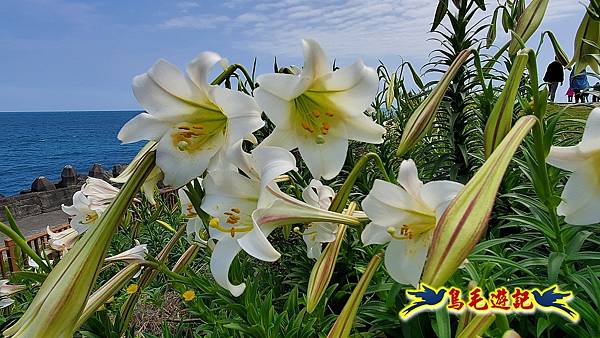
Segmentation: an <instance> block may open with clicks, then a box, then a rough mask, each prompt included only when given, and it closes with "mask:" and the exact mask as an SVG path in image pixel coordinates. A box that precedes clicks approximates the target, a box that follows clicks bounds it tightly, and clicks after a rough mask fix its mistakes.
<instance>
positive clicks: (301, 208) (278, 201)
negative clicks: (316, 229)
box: [252, 186, 360, 229]
mask: <svg viewBox="0 0 600 338" xmlns="http://www.w3.org/2000/svg"><path fill="white" fill-rule="evenodd" d="M261 199H264V200H268V202H265V204H264V205H265V207H264V208H258V209H256V210H254V212H252V219H253V221H254V225H255V226H260V227H265V228H271V229H274V228H275V227H278V226H282V225H288V224H296V223H313V222H331V223H342V224H347V225H359V224H360V221H359V220H358V219H357V218H356V217H354V216H352V213H349V214H340V213H337V212H333V211H329V210H324V209H321V208H319V207H315V206H312V205H309V204H307V203H305V202H302V201H300V200H297V199H295V198H293V197H291V196H288V195H286V194H285V193H283V192H282V191H281V190H279V189H278V188H274V187H272V186H269V187H266V193H265V195H263V196H261ZM353 211H354V210H353Z"/></svg>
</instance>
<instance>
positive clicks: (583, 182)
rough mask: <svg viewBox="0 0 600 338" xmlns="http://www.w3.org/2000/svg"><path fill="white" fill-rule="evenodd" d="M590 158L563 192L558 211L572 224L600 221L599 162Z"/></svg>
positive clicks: (571, 178) (569, 181) (576, 172)
mask: <svg viewBox="0 0 600 338" xmlns="http://www.w3.org/2000/svg"><path fill="white" fill-rule="evenodd" d="M594 162H595V161H593V160H588V161H587V162H585V163H584V164H583V165H582V166H581V167H580V168H578V169H577V171H575V172H573V174H572V175H571V177H570V178H569V180H568V181H567V184H565V188H564V190H563V193H562V196H561V197H562V200H563V201H562V202H561V203H560V204H559V206H558V208H557V211H558V214H559V215H563V216H565V221H566V222H567V223H570V224H576V225H587V224H594V223H598V222H600V208H598V206H599V205H600V179H599V178H598V166H597V162H595V163H594Z"/></svg>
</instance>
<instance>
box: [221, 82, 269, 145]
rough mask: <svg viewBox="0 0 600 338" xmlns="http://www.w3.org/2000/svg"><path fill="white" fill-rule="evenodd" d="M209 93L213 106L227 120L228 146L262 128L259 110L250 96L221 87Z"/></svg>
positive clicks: (262, 122) (262, 123)
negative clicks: (217, 107) (220, 111)
mask: <svg viewBox="0 0 600 338" xmlns="http://www.w3.org/2000/svg"><path fill="white" fill-rule="evenodd" d="M211 93H212V96H213V99H214V102H215V104H216V105H217V106H219V107H221V110H222V112H223V114H224V115H225V116H227V118H228V126H227V128H228V130H229V131H228V140H227V142H228V144H229V145H230V146H231V145H233V144H235V143H236V142H237V141H239V140H243V139H244V137H246V135H248V134H250V133H252V132H253V131H255V130H258V129H260V128H262V126H264V124H265V123H264V121H263V120H262V119H261V118H260V115H261V110H260V108H259V107H258V105H257V104H256V102H255V101H254V99H253V98H252V97H251V96H249V95H246V94H243V93H242V92H237V91H233V90H230V89H227V88H223V87H213V88H212V90H211Z"/></svg>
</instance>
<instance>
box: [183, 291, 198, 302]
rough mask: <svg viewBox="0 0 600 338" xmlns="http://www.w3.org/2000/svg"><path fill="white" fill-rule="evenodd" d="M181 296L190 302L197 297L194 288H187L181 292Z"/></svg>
mask: <svg viewBox="0 0 600 338" xmlns="http://www.w3.org/2000/svg"><path fill="white" fill-rule="evenodd" d="M181 296H182V297H183V300H184V301H186V302H190V301H192V300H194V299H195V298H196V293H195V292H194V290H187V291H186V292H184V293H183V294H181Z"/></svg>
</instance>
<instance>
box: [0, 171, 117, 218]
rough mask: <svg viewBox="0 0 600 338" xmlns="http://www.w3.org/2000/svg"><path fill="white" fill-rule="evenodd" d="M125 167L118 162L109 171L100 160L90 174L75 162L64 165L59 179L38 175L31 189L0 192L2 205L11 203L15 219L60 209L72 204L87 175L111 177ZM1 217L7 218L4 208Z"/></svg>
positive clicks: (103, 177)
mask: <svg viewBox="0 0 600 338" xmlns="http://www.w3.org/2000/svg"><path fill="white" fill-rule="evenodd" d="M125 167H126V165H115V166H113V167H112V170H110V172H108V171H106V170H105V169H104V168H103V167H102V165H101V164H97V163H95V164H93V165H92V166H91V167H90V169H89V170H88V174H87V175H80V174H78V173H77V170H76V169H75V168H74V167H73V166H71V165H65V166H64V168H63V169H62V172H61V175H60V177H61V179H60V181H58V182H52V181H50V180H49V179H48V178H46V177H44V176H39V177H37V178H36V179H35V180H34V181H33V182H32V183H31V189H28V190H23V191H21V193H20V194H19V195H13V196H7V197H4V196H1V195H0V209H4V207H8V209H9V210H10V211H11V213H12V214H13V216H14V217H15V218H16V219H20V218H25V217H31V216H36V215H41V214H44V213H48V212H52V211H56V210H60V208H61V205H62V204H66V205H71V204H72V197H73V194H74V193H75V192H76V191H78V190H79V189H80V188H81V186H82V185H83V183H84V182H85V180H86V178H88V177H94V178H99V179H103V180H106V181H108V180H109V179H110V178H111V177H117V176H118V175H119V174H120V173H121V172H122V171H123V169H125ZM0 221H3V222H4V221H6V217H5V216H4V213H3V212H0Z"/></svg>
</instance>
